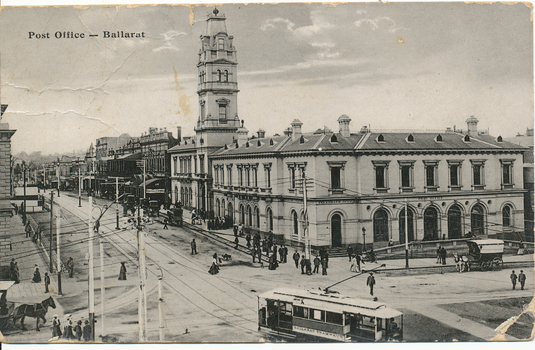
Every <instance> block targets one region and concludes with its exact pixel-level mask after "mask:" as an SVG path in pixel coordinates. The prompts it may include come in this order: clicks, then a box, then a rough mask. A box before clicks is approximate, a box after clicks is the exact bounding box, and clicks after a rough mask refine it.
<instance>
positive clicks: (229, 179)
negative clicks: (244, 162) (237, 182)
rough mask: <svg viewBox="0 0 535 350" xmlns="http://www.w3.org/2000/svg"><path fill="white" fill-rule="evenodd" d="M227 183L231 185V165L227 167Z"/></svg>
mask: <svg viewBox="0 0 535 350" xmlns="http://www.w3.org/2000/svg"><path fill="white" fill-rule="evenodd" d="M227 179H228V185H229V186H232V167H228V168H227Z"/></svg>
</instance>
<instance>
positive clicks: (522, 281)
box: [518, 270, 526, 290]
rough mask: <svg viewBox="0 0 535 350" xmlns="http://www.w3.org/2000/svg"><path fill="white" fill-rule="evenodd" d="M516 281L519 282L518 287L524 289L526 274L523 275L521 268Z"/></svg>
mask: <svg viewBox="0 0 535 350" xmlns="http://www.w3.org/2000/svg"><path fill="white" fill-rule="evenodd" d="M518 282H520V289H521V290H524V285H525V284H526V275H524V271H523V270H520V274H519V275H518Z"/></svg>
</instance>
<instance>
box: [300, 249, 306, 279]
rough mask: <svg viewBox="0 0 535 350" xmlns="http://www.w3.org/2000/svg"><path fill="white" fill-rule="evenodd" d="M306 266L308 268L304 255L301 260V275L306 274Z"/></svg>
mask: <svg viewBox="0 0 535 350" xmlns="http://www.w3.org/2000/svg"><path fill="white" fill-rule="evenodd" d="M305 266H306V261H305V255H304V254H303V257H302V258H301V275H304V274H305Z"/></svg>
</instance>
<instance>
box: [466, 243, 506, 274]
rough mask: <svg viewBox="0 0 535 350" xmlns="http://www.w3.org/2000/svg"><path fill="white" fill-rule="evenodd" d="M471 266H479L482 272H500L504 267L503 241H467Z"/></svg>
mask: <svg viewBox="0 0 535 350" xmlns="http://www.w3.org/2000/svg"><path fill="white" fill-rule="evenodd" d="M466 244H468V261H469V265H479V267H480V268H481V271H487V270H499V269H501V268H502V266H503V259H502V256H503V246H504V244H503V241H502V240H501V239H478V240H469V241H466Z"/></svg>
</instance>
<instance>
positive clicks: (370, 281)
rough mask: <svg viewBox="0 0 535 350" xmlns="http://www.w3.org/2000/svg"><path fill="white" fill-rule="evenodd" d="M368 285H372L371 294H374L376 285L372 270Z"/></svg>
mask: <svg viewBox="0 0 535 350" xmlns="http://www.w3.org/2000/svg"><path fill="white" fill-rule="evenodd" d="M366 285H367V286H370V295H371V296H373V286H374V285H375V277H373V272H370V275H369V276H368V279H367V280H366Z"/></svg>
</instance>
